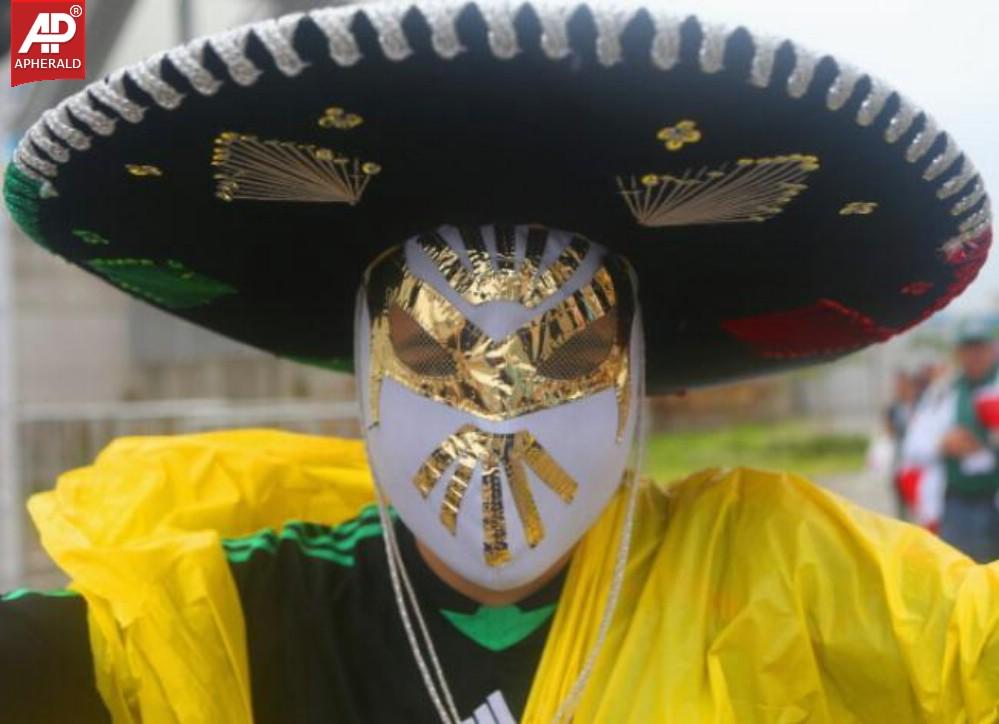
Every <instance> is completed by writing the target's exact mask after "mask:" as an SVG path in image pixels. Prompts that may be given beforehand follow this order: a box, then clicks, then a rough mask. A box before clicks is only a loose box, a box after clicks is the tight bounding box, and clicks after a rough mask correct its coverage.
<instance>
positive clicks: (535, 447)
mask: <svg viewBox="0 0 999 724" xmlns="http://www.w3.org/2000/svg"><path fill="white" fill-rule="evenodd" d="M452 465H455V468H454V472H452V474H451V478H450V480H449V481H448V485H447V490H446V491H445V493H444V499H443V501H442V502H441V510H440V521H441V523H443V524H444V527H446V528H447V529H448V531H450V533H451V534H452V535H454V534H455V533H456V531H457V526H458V513H459V511H460V509H461V504H462V501H463V500H464V497H465V493H466V491H467V490H468V486H469V484H470V482H471V479H472V475H473V474H474V472H475V469H476V467H480V468H481V472H482V530H483V536H482V538H483V556H484V558H485V561H486V563H487V564H489V565H490V566H502V565H504V564H505V563H507V562H508V561H509V560H510V549H509V544H508V542H507V527H506V512H505V508H504V503H503V486H502V477H504V476H505V477H506V481H507V485H508V486H509V489H510V494H511V495H512V497H513V503H514V507H515V508H516V510H517V515H518V516H519V517H520V522H521V525H522V526H523V529H524V537H525V539H526V540H527V544H528V545H529V546H531V547H532V548H533V547H535V546H537V545H538V544H539V543H540V542H541V541H542V540H543V539H544V537H545V528H544V523H543V522H542V520H541V516H540V514H539V513H538V506H537V503H536V502H535V500H534V494H533V493H532V492H531V486H530V483H529V481H528V476H527V468H530V469H531V470H532V471H533V472H534V474H535V476H537V478H538V479H539V480H540V481H541V482H543V483H544V484H545V485H546V486H547V487H548V488H550V489H551V490H552V491H553V492H554V493H555V494H556V495H558V496H559V498H561V499H562V501H563V502H565V503H571V502H572V501H573V499H574V498H575V497H576V490H577V488H578V487H579V485H578V483H577V482H576V481H575V480H574V479H573V477H572V476H571V475H569V473H567V472H566V471H565V470H564V469H563V468H562V466H561V465H559V464H558V462H557V461H556V460H555V458H553V457H552V456H551V455H550V454H549V453H548V451H547V450H545V449H544V447H542V445H541V443H539V442H538V441H537V439H535V437H534V436H533V435H532V434H531V433H530V432H528V431H527V430H521V431H519V432H516V433H513V434H496V433H489V432H484V431H482V430H480V429H478V428H477V427H475V426H474V425H464V426H463V427H461V429H459V430H458V431H457V432H456V433H454V434H452V435H450V436H449V437H448V438H447V440H445V441H444V442H443V443H441V444H440V445H439V446H438V447H437V448H436V449H435V450H434V451H433V452H432V453H430V455H428V456H427V459H426V461H425V462H424V463H423V465H422V466H421V467H420V469H419V471H417V473H416V475H415V476H414V477H413V484H414V485H415V486H416V487H417V489H418V490H419V491H420V494H421V495H422V496H423V497H424V498H426V497H428V496H429V495H430V493H431V492H432V491H433V489H434V488H435V487H436V485H437V483H438V481H439V480H441V479H442V477H443V476H444V474H445V472H446V471H447V470H448V468H450V467H451V466H452Z"/></svg>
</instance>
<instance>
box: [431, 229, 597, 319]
mask: <svg viewBox="0 0 999 724" xmlns="http://www.w3.org/2000/svg"><path fill="white" fill-rule="evenodd" d="M495 228H496V236H495V241H494V244H495V249H496V252H495V259H494V258H493V255H491V254H490V253H489V250H488V249H487V247H486V243H485V240H484V239H483V238H482V233H481V231H480V230H479V229H476V228H470V229H461V230H460V233H461V237H462V241H463V242H464V246H465V256H466V261H467V263H466V261H463V260H462V258H461V254H460V253H459V252H458V251H456V250H455V249H454V248H452V247H451V246H450V245H449V244H448V243H447V242H446V241H444V240H443V239H442V238H441V237H440V236H439V235H437V234H430V235H427V236H424V237H422V238H421V239H420V242H419V243H420V247H421V248H422V249H423V251H424V252H425V253H426V254H427V256H429V257H430V259H431V260H433V262H434V264H435V265H436V266H437V268H438V270H440V272H441V274H442V275H443V276H444V278H445V279H447V282H448V284H450V285H451V288H452V289H454V290H455V291H456V292H458V294H460V295H461V296H462V297H464V298H465V300H466V301H468V302H469V303H471V304H482V303H484V302H495V301H508V302H517V303H519V304H522V305H523V306H525V307H527V308H528V309H533V308H534V307H536V306H538V305H539V304H541V302H543V301H545V300H546V299H548V298H549V297H550V296H552V295H553V294H555V292H557V291H558V290H559V289H561V288H562V286H563V285H564V284H565V283H566V282H567V281H569V279H570V278H571V277H572V276H573V275H574V274H575V273H576V271H577V270H578V269H579V266H580V264H582V262H583V259H585V258H586V254H587V253H588V252H589V250H590V242H588V241H587V240H586V239H583V238H582V237H575V238H574V239H573V240H572V241H571V242H570V243H569V245H568V246H567V247H566V248H565V249H564V250H563V251H562V253H561V254H560V255H559V257H558V258H557V259H556V260H555V261H554V262H553V263H552V264H550V265H549V266H548V268H546V269H545V270H544V271H541V270H540V269H541V262H542V257H543V255H544V252H545V245H546V241H547V237H548V231H547V230H546V229H544V228H541V227H536V228H532V229H530V230H529V232H528V239H527V248H526V250H525V253H524V256H523V258H522V259H520V258H518V255H517V252H516V245H515V244H514V237H513V229H512V228H510V227H506V228H504V227H495Z"/></svg>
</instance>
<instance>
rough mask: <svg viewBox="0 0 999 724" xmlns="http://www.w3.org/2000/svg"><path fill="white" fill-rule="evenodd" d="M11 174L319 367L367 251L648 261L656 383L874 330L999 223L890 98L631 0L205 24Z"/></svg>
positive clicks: (902, 317) (64, 247)
mask: <svg viewBox="0 0 999 724" xmlns="http://www.w3.org/2000/svg"><path fill="white" fill-rule="evenodd" d="M5 193H6V199H7V205H8V207H9V209H10V210H11V212H12V214H13V216H14V218H15V219H16V220H17V221H18V222H19V223H20V225H21V226H22V228H23V229H24V230H25V231H26V232H27V233H28V234H29V235H30V236H31V237H33V238H34V239H35V241H37V242H38V243H39V244H42V245H43V246H45V247H46V248H48V249H50V250H51V251H53V252H55V253H56V254H59V255H61V256H63V257H65V258H67V259H69V260H70V261H72V262H74V263H76V264H78V265H80V266H81V267H83V268H85V269H88V270H89V271H91V272H93V273H95V274H98V275H100V276H102V277H104V278H105V279H107V280H108V281H110V282H111V283H112V284H115V285H116V286H118V287H120V288H122V289H124V290H126V291H128V292H130V293H132V294H134V295H136V296H138V297H140V298H142V299H145V300H147V301H149V302H151V303H153V304H155V305H157V306H159V307H161V308H163V309H166V310H169V311H171V312H173V313H175V314H177V315H179V316H181V317H183V318H185V319H188V320H190V321H192V322H195V323H197V324H200V325H203V326H205V327H208V328H209V329H213V330H215V331H218V332H220V333H222V334H225V335H228V336H230V337H233V338H235V339H238V340H241V341H243V342H247V343H249V344H252V345H255V346H257V347H260V348H262V349H265V350H269V351H271V352H274V353H276V354H279V355H281V356H284V357H289V358H293V359H298V360H301V361H304V362H309V363H312V364H318V365H323V366H329V367H334V368H341V367H343V366H344V365H345V364H349V359H350V356H351V338H352V335H351V329H350V327H351V323H352V308H353V304H354V298H355V291H356V287H357V285H358V283H359V281H360V279H361V275H362V271H363V269H364V268H365V267H366V265H367V264H368V263H369V262H370V261H371V259H372V258H374V257H375V256H376V255H377V254H378V252H380V251H381V250H383V249H384V248H385V247H387V246H389V245H394V244H397V243H399V242H401V241H403V240H405V239H406V238H408V237H410V236H413V235H415V234H418V233H420V232H424V231H428V230H430V229H433V228H435V227H437V226H439V225H441V224H454V225H479V224H485V223H498V224H513V223H538V224H543V225H546V226H549V227H555V228H562V229H567V230H571V231H575V232H578V233H580V234H582V235H585V236H588V237H590V238H592V239H593V240H595V241H599V242H600V243H602V244H605V245H607V246H609V247H610V248H612V249H614V250H616V251H620V252H622V253H623V254H625V255H626V256H627V257H628V258H629V259H630V260H631V262H632V263H633V264H634V266H635V267H636V268H637V269H638V271H639V275H640V281H641V292H640V293H641V301H642V304H643V307H644V315H645V320H646V328H647V335H648V370H649V383H650V389H652V390H653V391H664V390H669V389H674V388H678V387H684V386H687V385H695V384H701V383H706V382H716V381H721V380H724V379H730V378H733V377H737V376H743V375H750V374H756V373H761V372H767V371H774V370H780V369H786V368H790V367H794V366H800V365H803V364H807V363H812V362H820V361H827V360H830V359H833V358H835V357H837V356H840V355H842V354H845V353H847V352H850V351H853V350H856V349H859V348H861V347H864V346H865V345H868V344H870V343H873V342H877V341H880V340H884V339H886V338H887V337H889V336H891V335H892V334H895V333H897V332H899V331H901V330H904V329H906V328H908V327H910V326H912V325H913V324H915V323H917V322H918V321H920V320H922V319H924V318H925V317H927V316H928V315H929V314H931V313H932V312H934V311H935V310H937V309H939V308H940V307H942V306H943V305H945V304H946V303H947V302H948V301H949V300H950V299H952V298H953V297H954V296H955V295H957V294H958V293H960V292H961V291H962V290H963V289H964V288H965V287H966V286H967V285H968V284H969V283H970V282H971V280H972V279H973V278H974V276H975V274H976V273H977V271H978V269H979V268H980V266H981V265H982V263H983V262H984V259H985V255H986V252H987V248H988V245H989V241H990V238H991V237H990V233H991V232H990V228H991V227H990V215H989V209H988V199H987V198H986V195H985V191H984V189H983V186H982V181H981V179H980V178H979V177H978V175H977V173H976V171H975V168H974V166H973V165H972V163H971V161H970V160H968V159H967V158H965V157H964V156H963V155H962V154H961V152H960V150H959V149H958V148H957V146H956V145H955V144H954V142H953V140H952V139H951V138H950V137H949V136H947V135H946V134H945V133H943V132H941V131H940V130H939V129H938V128H937V127H936V126H935V124H934V122H933V120H932V119H931V118H930V117H929V116H928V115H926V114H924V113H923V112H922V111H920V110H919V109H917V108H915V107H914V106H912V105H911V104H910V103H909V102H908V101H906V100H905V98H903V97H901V96H900V95H899V94H897V93H895V92H894V91H892V90H891V89H889V88H887V87H886V86H885V85H883V84H882V83H880V82H878V81H877V80H876V79H872V78H870V77H868V76H867V75H864V74H862V73H860V72H858V71H856V70H854V69H853V68H851V67H849V66H846V65H841V64H839V63H838V62H837V61H835V60H833V59H832V58H829V57H816V56H815V55H812V54H810V53H808V52H807V51H805V50H802V49H801V48H799V47H798V46H796V45H793V44H792V43H790V42H776V41H773V40H770V39H765V38H758V37H755V36H753V35H751V34H750V33H749V32H748V31H746V30H745V29H742V28H738V29H732V28H726V27H721V26H717V25H712V24H707V23H702V22H700V21H698V20H697V19H696V18H693V17H674V16H671V15H669V14H668V13H667V12H664V11H661V10H658V9H653V8H650V7H645V6H643V5H641V4H639V3H638V2H634V3H628V2H623V3H622V2H614V3H610V4H603V3H588V4H587V5H586V6H582V5H577V4H575V3H569V2H565V3H559V2H543V3H538V5H537V6H532V5H521V4H519V3H511V2H507V1H504V0H495V1H490V0H480V2H478V3H476V4H471V3H467V2H464V1H463V0H447V1H444V2H436V3H432V4H431V3H426V4H416V5H411V4H383V3H370V4H364V5H361V6H345V7H337V8H329V9H323V10H317V11H314V12H311V13H309V14H305V15H301V14H299V15H292V16H288V17H284V18H281V19H278V20H271V21H267V22H263V23H258V24H255V25H252V26H247V27H244V28H240V29H237V30H233V31H230V32H227V33H224V34H221V35H216V36H213V37H210V38H207V39H202V40H199V41H195V42H193V43H191V44H189V45H186V46H183V47H180V48H176V49H174V50H171V51H169V52H166V53H164V54H161V55H158V56H155V57H153V58H152V59H150V60H148V61H146V62H145V63H142V64H140V65H137V66H133V67H130V68H127V69H125V70H123V71H120V72H117V73H115V74H112V75H111V76H110V77H109V78H107V79H106V80H104V81H100V82H97V83H94V84H92V85H91V86H89V87H88V88H87V89H86V90H84V91H82V92H80V93H78V94H76V95H75V96H72V97H71V98H68V99H67V100H65V101H64V102H63V103H61V104H60V105H59V106H57V107H56V108H55V109H53V110H51V111H49V112H47V113H46V114H45V115H44V116H43V117H42V119H41V120H40V121H39V122H38V123H36V124H35V126H33V127H32V128H31V129H30V131H29V132H28V133H27V134H26V136H25V138H24V140H23V141H22V142H21V144H20V146H19V147H18V149H17V151H16V153H15V157H14V161H13V163H12V164H11V165H10V166H9V167H8V171H7V180H6V186H5Z"/></svg>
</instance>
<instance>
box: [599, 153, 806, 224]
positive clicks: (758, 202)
mask: <svg viewBox="0 0 999 724" xmlns="http://www.w3.org/2000/svg"><path fill="white" fill-rule="evenodd" d="M818 168H819V160H818V158H816V157H815V156H810V155H806V154H800V153H793V154H789V155H787V156H773V157H769V156H768V157H763V158H740V159H739V160H738V161H737V162H736V163H735V165H734V166H732V167H729V166H727V165H726V166H722V167H720V168H717V169H709V168H707V167H702V168H700V169H698V170H696V171H692V170H691V169H687V170H686V171H684V172H683V174H682V175H680V176H674V175H670V174H652V173H650V174H645V175H643V176H642V177H641V178H640V179H636V178H635V177H634V176H631V177H628V178H623V177H620V176H619V177H618V179H617V184H618V189H619V190H620V192H621V195H622V196H623V197H624V200H625V203H627V204H628V209H629V210H630V211H631V214H632V216H634V217H635V221H637V222H638V223H639V224H641V225H642V226H650V227H663V226H694V225H697V224H725V223H740V222H745V221H757V222H759V221H766V220H767V219H769V218H772V217H773V216H776V215H777V214H779V213H780V212H781V211H783V210H784V207H785V206H787V204H788V203H790V202H791V200H793V199H794V197H795V196H797V195H798V194H800V193H801V192H802V191H804V190H805V189H806V188H808V186H807V185H806V184H804V183H802V181H803V180H804V179H805V178H806V177H807V175H808V174H810V173H812V172H814V171H817V170H818Z"/></svg>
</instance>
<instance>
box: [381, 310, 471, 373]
mask: <svg viewBox="0 0 999 724" xmlns="http://www.w3.org/2000/svg"><path fill="white" fill-rule="evenodd" d="M388 322H389V339H390V340H391V342H392V349H394V350H395V355H396V357H398V358H399V361H400V362H402V363H403V364H404V365H406V366H407V367H409V369H411V370H412V371H413V372H415V373H416V374H418V375H420V376H423V377H450V376H452V375H454V374H456V373H457V372H458V366H457V365H456V364H455V362H454V358H453V357H452V356H451V353H450V352H448V351H447V350H446V349H444V347H442V346H441V344H440V343H439V342H438V341H437V340H436V339H434V338H433V337H431V336H430V335H429V334H427V331H426V330H425V329H423V327H421V326H420V323H419V322H417V321H416V320H415V319H413V317H412V316H411V315H410V314H409V312H407V311H406V310H405V309H403V308H402V307H400V306H399V305H398V304H392V306H390V307H389V310H388Z"/></svg>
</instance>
